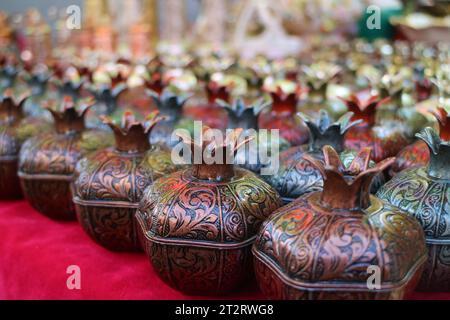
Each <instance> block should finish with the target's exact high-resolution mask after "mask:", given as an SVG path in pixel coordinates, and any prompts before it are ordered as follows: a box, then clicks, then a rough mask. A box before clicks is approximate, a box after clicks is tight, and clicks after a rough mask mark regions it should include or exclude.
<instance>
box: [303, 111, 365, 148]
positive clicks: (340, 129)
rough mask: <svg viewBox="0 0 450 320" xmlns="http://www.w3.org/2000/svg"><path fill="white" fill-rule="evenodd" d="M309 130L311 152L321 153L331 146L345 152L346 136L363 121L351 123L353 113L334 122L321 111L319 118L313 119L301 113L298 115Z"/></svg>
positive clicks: (326, 113) (348, 113) (325, 112)
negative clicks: (325, 147) (327, 146)
mask: <svg viewBox="0 0 450 320" xmlns="http://www.w3.org/2000/svg"><path fill="white" fill-rule="evenodd" d="M297 115H298V116H299V117H300V118H301V119H302V120H303V122H305V124H306V126H307V127H308V129H309V133H310V137H309V150H310V151H313V152H314V151H315V152H317V151H320V150H321V149H322V148H323V147H324V146H326V145H331V146H332V147H333V148H334V149H336V150H337V151H338V152H341V151H343V150H344V135H345V133H346V132H347V131H348V130H349V129H350V128H352V127H354V126H356V125H357V124H359V123H361V120H357V121H351V119H352V117H353V113H352V112H347V113H346V114H344V115H343V116H342V117H340V118H339V119H338V120H337V121H333V119H332V118H331V116H330V115H329V114H328V112H327V111H326V110H324V109H322V110H320V113H319V117H318V118H312V117H309V116H308V115H306V114H304V113H302V112H299V113H298V114H297Z"/></svg>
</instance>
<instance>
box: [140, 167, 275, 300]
mask: <svg viewBox="0 0 450 320" xmlns="http://www.w3.org/2000/svg"><path fill="white" fill-rule="evenodd" d="M235 170H236V176H235V177H234V178H233V180H231V181H229V182H226V183H216V182H206V181H200V180H195V179H194V178H192V176H191V174H190V169H188V170H183V171H179V172H176V173H174V174H172V175H170V176H168V177H165V178H163V179H160V180H157V181H156V182H155V183H154V184H153V185H152V186H150V187H149V188H147V189H146V191H145V194H144V197H143V199H142V201H141V204H140V208H139V210H138V211H137V216H138V219H139V220H140V223H141V225H142V227H143V230H141V232H145V233H146V234H147V235H148V236H149V237H150V238H149V239H146V238H145V237H143V236H141V239H143V242H144V243H145V250H146V252H147V253H148V254H149V255H150V257H151V261H152V264H153V266H154V268H155V270H156V271H157V272H158V274H159V275H160V276H161V278H162V279H163V280H164V281H166V282H167V283H169V284H170V285H172V286H174V287H176V288H178V289H179V290H182V291H184V292H189V293H195V294H218V293H222V294H223V293H224V292H226V291H229V290H231V289H233V288H235V287H236V286H237V285H239V284H240V283H242V281H243V280H244V279H245V277H246V276H247V275H248V274H249V268H250V262H251V259H250V257H251V253H250V245H246V246H243V247H240V248H237V249H227V248H225V247H224V248H222V249H217V248H213V247H211V245H210V243H215V244H216V245H220V244H233V243H234V244H240V243H242V242H243V241H246V240H248V239H249V238H251V237H252V236H253V235H255V233H256V232H257V230H258V228H259V226H260V224H261V222H262V221H263V220H264V219H265V218H266V217H268V216H269V215H270V214H271V213H272V212H273V211H274V210H275V209H276V208H278V207H279V206H280V205H281V200H280V198H279V196H278V194H277V193H276V192H275V191H274V190H273V189H272V188H271V187H270V186H269V185H267V184H266V183H264V182H263V181H261V180H260V179H259V178H257V176H256V175H254V174H253V173H251V172H249V171H247V170H243V169H238V168H236V169H235ZM155 238H159V239H161V240H162V241H165V240H175V241H176V240H190V241H193V242H194V243H196V244H197V246H191V245H188V244H186V245H182V244H178V245H170V244H163V243H156V242H153V241H152V239H155Z"/></svg>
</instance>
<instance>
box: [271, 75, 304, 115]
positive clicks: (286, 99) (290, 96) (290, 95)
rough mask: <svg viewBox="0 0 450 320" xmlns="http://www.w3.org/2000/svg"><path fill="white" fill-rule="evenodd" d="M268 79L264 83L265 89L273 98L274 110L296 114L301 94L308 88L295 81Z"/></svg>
mask: <svg viewBox="0 0 450 320" xmlns="http://www.w3.org/2000/svg"><path fill="white" fill-rule="evenodd" d="M267 80H268V79H266V81H265V84H264V90H265V91H267V92H268V93H269V94H270V96H271V98H272V111H273V112H276V113H287V114H294V113H295V112H296V111H297V103H298V100H299V97H300V95H301V94H302V93H303V92H306V91H307V90H306V89H303V88H302V87H300V85H299V84H297V83H296V82H294V81H290V80H275V81H267Z"/></svg>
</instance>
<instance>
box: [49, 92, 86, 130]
mask: <svg viewBox="0 0 450 320" xmlns="http://www.w3.org/2000/svg"><path fill="white" fill-rule="evenodd" d="M46 104H47V105H46V107H45V108H46V109H47V110H48V111H50V113H51V114H52V116H53V119H54V121H55V123H54V125H55V129H56V132H57V133H61V134H65V133H72V132H81V131H83V130H84V129H85V125H84V117H85V115H86V113H87V111H88V110H89V108H90V107H91V106H93V105H94V101H93V99H85V100H83V101H80V105H81V106H77V105H76V104H75V102H74V101H73V99H72V97H70V96H65V97H63V99H62V101H61V105H60V106H59V108H58V107H57V106H56V102H55V101H54V100H51V101H48V102H47V103H46Z"/></svg>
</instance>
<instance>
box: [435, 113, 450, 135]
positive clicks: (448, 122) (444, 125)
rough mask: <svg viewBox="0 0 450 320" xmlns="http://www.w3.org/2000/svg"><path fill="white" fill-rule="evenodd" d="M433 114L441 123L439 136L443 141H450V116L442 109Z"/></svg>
mask: <svg viewBox="0 0 450 320" xmlns="http://www.w3.org/2000/svg"><path fill="white" fill-rule="evenodd" d="M433 114H434V116H435V117H436V119H437V121H438V122H439V136H440V137H441V139H442V140H446V141H450V114H449V113H448V112H447V111H446V110H445V109H444V108H440V107H438V108H437V110H436V111H435V112H433Z"/></svg>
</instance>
